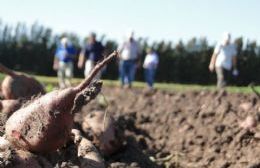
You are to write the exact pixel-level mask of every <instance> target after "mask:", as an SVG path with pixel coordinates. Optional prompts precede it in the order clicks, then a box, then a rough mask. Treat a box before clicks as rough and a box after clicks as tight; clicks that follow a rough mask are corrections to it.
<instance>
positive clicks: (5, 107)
mask: <svg viewBox="0 0 260 168" xmlns="http://www.w3.org/2000/svg"><path fill="white" fill-rule="evenodd" d="M21 106H22V100H0V111H1V118H0V119H1V124H3V125H4V124H5V122H6V120H7V119H8V118H9V117H10V116H11V115H12V114H13V113H14V112H15V111H16V110H18V109H19V108H20V107H21Z"/></svg>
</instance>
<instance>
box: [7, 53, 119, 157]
mask: <svg viewBox="0 0 260 168" xmlns="http://www.w3.org/2000/svg"><path fill="white" fill-rule="evenodd" d="M116 55H117V52H113V53H112V54H111V55H110V56H108V57H107V58H105V59H104V60H103V61H102V62H101V63H99V64H97V65H96V66H95V68H94V69H93V71H92V73H91V74H90V75H89V77H88V78H87V79H85V80H84V81H83V82H82V83H81V84H79V85H78V86H77V87H71V88H67V89H64V90H56V91H53V92H50V93H48V94H46V95H43V96H41V97H39V98H37V99H35V100H34V101H32V103H30V104H29V105H27V106H26V107H23V108H21V109H19V110H18V111H16V112H15V113H14V114H12V116H11V117H10V118H9V119H8V120H7V122H6V127H5V128H6V135H7V139H8V140H9V141H10V142H11V143H12V144H13V145H15V146H16V147H20V148H23V149H26V150H29V151H33V152H41V153H48V152H51V151H55V150H57V149H58V148H60V147H62V146H63V145H64V144H65V142H66V141H67V139H68V138H69V134H70V131H71V128H72V124H73V113H74V112H77V111H78V110H79V109H80V107H81V106H82V105H84V103H88V102H89V101H90V100H91V99H93V98H95V96H96V95H97V94H98V93H99V91H100V89H101V86H102V83H101V82H95V83H93V87H90V88H89V87H88V86H89V84H90V82H91V81H92V79H93V78H94V77H95V75H96V74H97V73H98V71H99V70H100V69H101V68H102V67H103V66H104V65H106V64H107V63H108V62H109V61H110V60H111V59H112V58H113V57H115V56H116Z"/></svg>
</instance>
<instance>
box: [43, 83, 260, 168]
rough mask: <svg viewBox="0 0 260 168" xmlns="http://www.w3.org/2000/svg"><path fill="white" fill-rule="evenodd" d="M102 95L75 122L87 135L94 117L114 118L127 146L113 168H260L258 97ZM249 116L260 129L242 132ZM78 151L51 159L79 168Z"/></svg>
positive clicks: (110, 161)
mask: <svg viewBox="0 0 260 168" xmlns="http://www.w3.org/2000/svg"><path fill="white" fill-rule="evenodd" d="M102 93H103V95H104V96H102V95H99V96H98V97H97V98H96V100H94V101H92V102H91V103H89V104H88V105H87V106H86V107H85V109H86V110H85V112H82V113H78V114H76V115H75V118H74V121H75V127H77V128H78V129H80V130H82V127H81V125H82V123H83V119H84V117H85V116H86V115H87V114H88V113H90V112H91V111H96V110H103V111H106V112H107V114H108V115H110V116H113V117H114V119H115V121H116V124H117V130H123V132H124V141H123V145H122V147H121V148H120V149H119V151H117V152H116V153H115V154H113V155H110V156H104V159H105V164H106V167H108V168H260V143H259V142H260V124H258V123H259V121H260V98H258V97H257V95H255V94H238V93H227V92H225V91H218V92H217V91H207V90H202V91H187V92H171V91H163V90H157V91H153V92H151V91H147V90H142V89H121V88H113V87H104V88H103V91H102ZM248 116H250V117H252V118H253V120H254V121H255V122H256V123H255V124H253V125H251V126H249V127H247V128H242V127H241V123H243V121H244V120H245V119H246V118H247V117H248ZM74 148H75V147H74V146H73V144H68V145H67V147H66V148H64V149H61V150H59V151H58V153H59V155H58V154H56V155H55V154H53V155H49V156H48V157H45V158H46V159H47V160H48V161H50V162H51V163H52V164H53V165H55V162H57V161H59V164H56V167H72V166H74V167H75V164H74V163H76V162H77V161H75V160H76V159H75V157H74V156H75V149H74ZM55 157H56V158H55ZM62 160H63V161H62ZM57 165H60V166H57ZM61 165H63V166H61Z"/></svg>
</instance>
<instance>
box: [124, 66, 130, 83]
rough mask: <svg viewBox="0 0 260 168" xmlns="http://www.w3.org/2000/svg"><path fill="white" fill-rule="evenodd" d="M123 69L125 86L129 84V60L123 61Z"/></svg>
mask: <svg viewBox="0 0 260 168" xmlns="http://www.w3.org/2000/svg"><path fill="white" fill-rule="evenodd" d="M124 70H125V79H124V83H125V85H126V87H129V84H130V82H131V81H130V79H131V78H130V63H129V61H125V65H124Z"/></svg>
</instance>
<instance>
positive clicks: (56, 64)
mask: <svg viewBox="0 0 260 168" xmlns="http://www.w3.org/2000/svg"><path fill="white" fill-rule="evenodd" d="M52 68H53V69H54V70H55V71H57V70H58V68H59V59H58V58H57V57H56V56H55V57H54V60H53V67H52Z"/></svg>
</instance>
